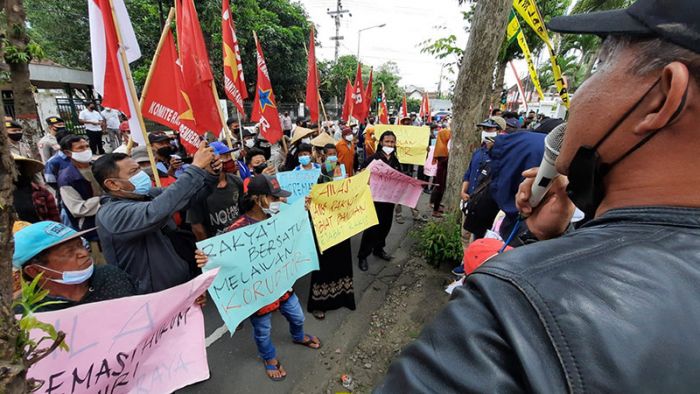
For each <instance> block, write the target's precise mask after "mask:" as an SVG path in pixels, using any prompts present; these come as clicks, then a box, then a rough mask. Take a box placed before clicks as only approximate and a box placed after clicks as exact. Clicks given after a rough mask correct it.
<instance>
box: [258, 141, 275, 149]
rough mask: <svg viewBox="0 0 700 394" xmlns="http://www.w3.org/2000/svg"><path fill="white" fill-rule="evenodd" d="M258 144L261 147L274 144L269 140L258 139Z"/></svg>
mask: <svg viewBox="0 0 700 394" xmlns="http://www.w3.org/2000/svg"><path fill="white" fill-rule="evenodd" d="M258 146H260V147H261V148H269V147H271V146H272V145H270V143H269V142H267V141H258Z"/></svg>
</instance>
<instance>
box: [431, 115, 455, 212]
mask: <svg viewBox="0 0 700 394" xmlns="http://www.w3.org/2000/svg"><path fill="white" fill-rule="evenodd" d="M450 138H452V132H451V131H450V129H448V128H444V129H442V130H440V131H439V132H438V135H437V142H436V143H435V153H433V164H437V174H436V175H435V180H434V181H433V182H434V183H437V186H436V187H435V190H433V193H432V194H431V195H430V203H431V204H433V217H435V218H441V217H442V210H441V209H440V203H442V196H443V195H444V194H445V183H447V158H448V156H449V152H448V148H447V144H448V143H449V142H450Z"/></svg>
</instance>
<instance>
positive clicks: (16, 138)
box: [7, 133, 24, 142]
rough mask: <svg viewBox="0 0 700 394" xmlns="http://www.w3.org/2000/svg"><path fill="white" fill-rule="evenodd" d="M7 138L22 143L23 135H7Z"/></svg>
mask: <svg viewBox="0 0 700 394" xmlns="http://www.w3.org/2000/svg"><path fill="white" fill-rule="evenodd" d="M7 136H8V137H10V139H11V140H12V141H14V142H20V141H22V136H24V134H22V133H7Z"/></svg>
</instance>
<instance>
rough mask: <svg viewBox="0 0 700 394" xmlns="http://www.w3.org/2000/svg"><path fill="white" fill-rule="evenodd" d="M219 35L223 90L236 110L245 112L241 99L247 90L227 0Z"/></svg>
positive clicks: (224, 1) (225, 0) (245, 95)
mask: <svg viewBox="0 0 700 394" xmlns="http://www.w3.org/2000/svg"><path fill="white" fill-rule="evenodd" d="M221 37H222V41H223V48H222V50H223V54H224V90H225V91H226V97H228V99H229V100H231V101H233V104H234V105H235V106H236V108H238V111H240V112H241V113H243V114H244V113H245V110H244V109H243V100H245V99H246V98H248V90H247V88H246V86H245V78H244V77H243V63H241V51H240V48H239V46H238V38H237V37H236V25H235V23H234V22H233V15H232V14H231V8H230V6H229V0H223V2H222V9H221Z"/></svg>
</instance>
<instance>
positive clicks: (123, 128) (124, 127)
mask: <svg viewBox="0 0 700 394" xmlns="http://www.w3.org/2000/svg"><path fill="white" fill-rule="evenodd" d="M119 131H121V132H122V133H123V132H126V131H130V129H129V121H126V120H125V121H123V122H122V123H121V124H120V125H119Z"/></svg>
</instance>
